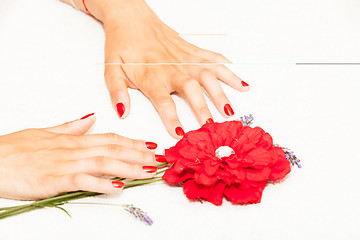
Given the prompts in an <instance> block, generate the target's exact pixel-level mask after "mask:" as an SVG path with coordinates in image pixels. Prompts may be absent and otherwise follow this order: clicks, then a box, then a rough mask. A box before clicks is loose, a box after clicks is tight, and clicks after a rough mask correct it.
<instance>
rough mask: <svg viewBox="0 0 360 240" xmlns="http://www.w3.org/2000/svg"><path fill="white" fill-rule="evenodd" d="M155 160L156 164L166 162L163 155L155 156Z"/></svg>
mask: <svg viewBox="0 0 360 240" xmlns="http://www.w3.org/2000/svg"><path fill="white" fill-rule="evenodd" d="M155 160H156V161H157V162H161V163H163V162H166V158H165V156H164V155H157V154H156V155H155Z"/></svg>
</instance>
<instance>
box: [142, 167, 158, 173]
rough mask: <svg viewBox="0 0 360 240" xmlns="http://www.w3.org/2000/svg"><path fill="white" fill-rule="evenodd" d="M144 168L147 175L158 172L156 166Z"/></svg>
mask: <svg viewBox="0 0 360 240" xmlns="http://www.w3.org/2000/svg"><path fill="white" fill-rule="evenodd" d="M142 168H143V170H144V171H145V172H147V173H154V172H156V171H157V167H155V166H143V167H142Z"/></svg>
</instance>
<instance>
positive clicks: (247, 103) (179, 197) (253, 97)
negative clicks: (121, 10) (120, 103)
mask: <svg viewBox="0 0 360 240" xmlns="http://www.w3.org/2000/svg"><path fill="white" fill-rule="evenodd" d="M148 3H149V4H150V5H151V7H152V8H153V9H154V10H155V12H156V13H157V14H158V15H159V16H160V17H161V18H162V19H163V20H164V21H165V22H166V23H167V24H169V25H170V26H171V27H173V28H174V29H175V30H177V31H178V32H179V33H184V34H189V33H218V34H219V33H222V34H228V35H226V36H190V35H184V36H183V37H184V38H185V39H187V40H188V41H190V42H192V43H194V44H197V45H198V46H200V47H203V48H208V49H210V50H213V51H218V52H222V53H223V54H224V55H226V56H227V57H228V58H230V59H231V60H232V61H233V62H234V63H237V64H233V65H229V66H230V68H231V69H232V70H233V71H234V72H236V73H237V74H238V75H239V76H241V77H242V78H243V79H244V80H245V81H246V82H248V83H249V84H250V85H251V88H252V89H251V91H250V92H249V93H238V92H236V91H235V90H233V89H231V88H229V87H227V86H225V85H223V86H224V89H225V91H226V93H227V94H228V96H229V98H230V100H231V101H232V103H233V104H234V107H235V109H234V110H235V114H236V116H237V117H240V116H241V115H243V114H248V113H252V114H253V115H254V116H255V118H256V119H255V124H257V125H259V126H261V127H263V128H264V129H265V130H266V131H268V132H270V133H271V134H272V136H273V138H274V140H275V142H277V143H279V144H281V145H286V146H289V147H291V148H293V150H295V151H296V153H297V155H298V157H299V158H301V159H302V165H303V168H302V169H301V170H298V169H295V168H294V169H293V171H292V173H291V174H290V176H289V177H288V178H287V179H286V180H285V181H284V182H283V183H281V184H277V185H274V186H268V187H267V188H266V189H265V191H264V194H263V199H262V203H261V204H257V205H249V206H235V205H232V204H230V203H229V202H226V201H225V202H224V204H223V206H221V207H215V206H213V205H211V204H209V203H206V202H205V203H204V204H201V203H197V202H190V201H188V200H187V199H186V197H185V196H184V195H183V194H182V190H181V189H180V188H175V187H169V186H167V185H166V184H164V183H157V184H153V185H150V186H144V187H140V188H133V189H129V190H125V191H124V192H123V193H122V194H119V195H115V196H103V197H97V198H92V199H87V200H82V201H83V202H84V201H89V202H104V203H119V204H124V203H130V204H134V205H136V206H139V207H141V208H142V209H143V210H144V211H146V212H148V213H149V214H150V216H151V217H152V218H153V220H154V222H155V223H154V225H153V226H151V227H148V226H145V225H144V224H142V223H140V222H138V221H137V220H135V219H133V218H132V217H131V216H129V215H128V214H127V213H126V212H124V211H123V210H122V209H121V208H116V207H108V206H107V207H104V206H79V205H69V206H66V209H67V210H68V211H69V212H70V213H71V214H72V216H73V218H72V219H70V218H68V217H67V216H66V215H65V214H64V213H63V212H61V211H59V210H56V209H45V210H39V211H35V212H32V213H28V214H24V215H21V216H17V217H13V218H10V219H7V220H3V221H0V239H99V238H103V239H110V238H112V239H146V238H149V239H360V233H359V230H358V226H359V223H360V219H359V218H360V217H359V216H360V207H359V202H360V193H359V185H358V184H359V178H358V176H359V171H360V161H359V160H360V158H359V153H358V149H359V147H358V145H359V137H358V135H359V133H360V131H359V125H358V124H359V116H360V114H359V110H358V108H359V102H360V101H359V100H360V99H359V90H360V81H359V78H360V65H357V66H356V65H353V66H349V65H336V66H335V65H330V66H329V65H325V66H324V65H322V66H317V65H308V66H299V65H294V63H295V62H360V47H359V43H360V32H359V29H360V27H359V25H360V14H359V12H360V2H359V1H357V0H342V1H339V0H337V1H335V0H315V1H314V0H302V1H293V0H277V1H267V0H259V1H251V0H224V1H220V0H196V1H191V0H181V1H180V0H170V1H166V0H148ZM124 21H126V19H124ZM103 44H104V34H103V29H102V26H101V25H100V24H99V23H97V22H96V21H94V20H92V19H91V18H90V17H88V16H87V15H85V14H83V13H81V12H78V11H76V10H74V9H73V8H72V7H70V6H67V5H66V4H63V3H61V2H60V1H55V0H52V1H49V0H32V1H21V0H12V1H10V0H2V1H1V2H0V83H1V84H0V134H5V133H9V132H13V131H16V130H21V129H24V128H30V127H45V126H51V125H55V124H60V123H62V122H65V121H68V120H72V119H75V118H78V117H81V116H83V115H85V114H87V113H91V112H96V114H97V123H96V125H95V127H94V128H93V129H92V133H104V132H115V133H118V134H121V135H124V136H127V137H132V138H141V139H146V140H152V141H155V142H157V143H159V145H160V147H161V148H162V149H163V148H167V147H170V146H172V145H173V144H175V142H176V141H175V140H174V139H172V138H171V137H170V136H169V135H168V134H167V132H166V130H165V128H164V127H163V124H162V122H161V120H160V118H159V116H158V115H157V113H156V111H155V110H154V108H153V107H152V105H151V104H150V102H149V101H148V100H147V99H146V98H145V97H144V96H143V95H142V94H141V93H140V92H138V91H134V90H131V91H130V95H131V99H132V109H131V114H130V116H129V117H128V118H127V119H126V120H119V119H118V118H117V117H116V114H115V112H114V111H113V110H112V108H111V105H110V100H109V97H108V93H107V90H106V87H105V84H104V81H103V66H102V62H103ZM119 44H121V43H119ZM174 100H175V102H176V103H177V106H178V113H179V116H180V120H181V121H182V122H183V124H184V127H185V130H192V129H197V128H198V127H199V125H198V123H197V121H196V119H195V117H194V115H193V113H192V112H191V110H190V108H189V106H188V105H187V104H186V102H184V100H183V99H181V98H179V97H176V96H174ZM209 106H210V109H211V110H212V113H213V114H214V117H215V120H217V121H223V120H224V119H223V118H222V117H221V116H220V114H218V113H217V112H216V109H215V107H214V106H213V105H212V103H211V102H210V101H209ZM159 152H161V150H160V151H159ZM20 203H21V202H17V201H10V200H4V199H0V206H10V205H13V204H20Z"/></svg>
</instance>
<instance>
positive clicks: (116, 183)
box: [111, 181, 124, 188]
mask: <svg viewBox="0 0 360 240" xmlns="http://www.w3.org/2000/svg"><path fill="white" fill-rule="evenodd" d="M111 183H112V185H113V186H114V188H122V187H124V183H123V182H119V181H112V182H111Z"/></svg>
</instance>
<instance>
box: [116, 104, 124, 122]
mask: <svg viewBox="0 0 360 240" xmlns="http://www.w3.org/2000/svg"><path fill="white" fill-rule="evenodd" d="M116 109H117V111H118V114H119V117H120V118H121V117H122V116H123V115H124V112H125V105H124V104H123V103H118V104H116Z"/></svg>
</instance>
